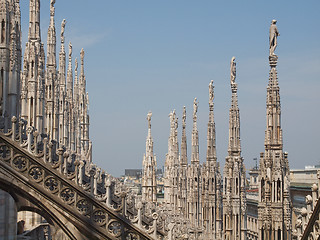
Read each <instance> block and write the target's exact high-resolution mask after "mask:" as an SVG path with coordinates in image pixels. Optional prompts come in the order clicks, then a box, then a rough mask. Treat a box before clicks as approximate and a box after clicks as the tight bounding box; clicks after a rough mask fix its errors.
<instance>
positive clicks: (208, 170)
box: [142, 20, 292, 240]
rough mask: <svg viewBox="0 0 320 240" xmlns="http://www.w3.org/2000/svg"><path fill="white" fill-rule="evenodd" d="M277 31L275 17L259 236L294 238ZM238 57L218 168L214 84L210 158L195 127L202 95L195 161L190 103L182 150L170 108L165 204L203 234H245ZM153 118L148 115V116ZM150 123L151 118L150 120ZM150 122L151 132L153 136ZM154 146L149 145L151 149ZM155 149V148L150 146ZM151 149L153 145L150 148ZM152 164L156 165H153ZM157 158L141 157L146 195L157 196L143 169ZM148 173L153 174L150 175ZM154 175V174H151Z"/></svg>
mask: <svg viewBox="0 0 320 240" xmlns="http://www.w3.org/2000/svg"><path fill="white" fill-rule="evenodd" d="M278 36H279V32H278V30H277V27H276V21H275V20H273V21H272V23H271V27H270V39H269V40H270V54H269V64H270V68H271V69H270V77H269V84H268V87H267V129H266V132H265V153H261V154H260V156H261V159H260V168H259V177H258V183H259V201H258V233H257V236H258V239H267V240H269V239H291V230H292V227H291V215H290V214H291V200H290V194H289V187H290V181H289V164H288V158H287V153H285V152H283V140H282V129H281V117H280V116H281V107H280V89H279V84H278V77H277V70H276V65H277V60H278V56H277V55H276V54H275V53H274V51H275V49H276V46H277V37H278ZM235 79H236V63H235V58H234V57H233V58H232V59H231V64H230V85H231V93H232V97H231V107H230V111H229V144H228V156H227V157H226V162H225V166H224V170H223V178H222V176H221V174H220V166H219V163H218V162H217V157H216V137H215V123H214V114H213V109H214V103H213V100H214V87H213V81H211V82H210V84H209V122H208V130H207V161H206V162H205V163H203V164H202V165H201V164H200V162H199V136H198V129H197V110H198V101H197V99H196V98H195V99H194V103H193V128H192V139H191V147H192V149H191V164H188V161H187V143H186V109H185V107H184V109H183V117H182V140H181V153H180V154H179V144H178V139H177V128H178V119H177V117H176V113H175V111H173V112H171V113H170V115H169V116H170V136H169V143H168V153H167V155H166V160H165V176H164V207H165V208H166V210H167V211H168V212H169V215H170V214H171V216H173V218H174V219H176V221H178V222H181V221H182V222H183V221H188V222H189V223H190V224H191V225H190V226H191V228H192V229H193V230H192V231H194V233H201V236H205V237H204V238H203V239H222V238H223V239H247V198H246V170H245V166H244V163H243V158H242V156H241V139H240V114H239V107H238V96H237V91H238V87H237V83H236V82H235ZM149 122H150V119H149ZM149 126H150V123H149ZM150 131H151V129H150V127H149V131H148V138H151V133H150ZM152 147H153V142H152V146H151V145H148V141H147V149H148V148H152ZM152 153H153V151H152ZM149 154H151V151H149ZM152 164H154V165H152ZM155 164H156V162H153V163H151V162H148V164H146V162H145V161H144V162H143V171H144V174H143V179H142V189H143V199H144V200H145V201H149V202H154V203H155V202H156V199H155V198H150V197H149V196H150V195H144V194H145V193H146V192H152V191H153V190H154V189H156V186H157V183H156V181H155V180H154V181H150V182H149V183H148V185H146V184H145V179H144V178H145V176H146V174H145V170H146V169H148V171H149V173H150V172H154V171H150V170H149V169H152V168H153V169H155V168H156V165H155ZM149 179H151V178H150V176H149ZM153 179H155V178H153Z"/></svg>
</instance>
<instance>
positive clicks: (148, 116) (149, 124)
mask: <svg viewBox="0 0 320 240" xmlns="http://www.w3.org/2000/svg"><path fill="white" fill-rule="evenodd" d="M151 117H152V112H151V111H149V112H148V115H147V120H148V127H149V129H151Z"/></svg>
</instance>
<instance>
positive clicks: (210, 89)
mask: <svg viewBox="0 0 320 240" xmlns="http://www.w3.org/2000/svg"><path fill="white" fill-rule="evenodd" d="M213 99H214V86H213V80H211V82H210V83H209V103H212V102H213Z"/></svg>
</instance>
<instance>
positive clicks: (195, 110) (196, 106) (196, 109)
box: [193, 98, 199, 118]
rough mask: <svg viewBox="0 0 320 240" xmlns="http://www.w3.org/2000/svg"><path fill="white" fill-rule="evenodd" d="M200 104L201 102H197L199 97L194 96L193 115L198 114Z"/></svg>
mask: <svg viewBox="0 0 320 240" xmlns="http://www.w3.org/2000/svg"><path fill="white" fill-rule="evenodd" d="M198 104H199V102H197V98H194V100H193V117H194V118H196V117H197V116H196V114H197V112H198Z"/></svg>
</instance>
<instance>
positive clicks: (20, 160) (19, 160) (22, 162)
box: [12, 155, 28, 172]
mask: <svg viewBox="0 0 320 240" xmlns="http://www.w3.org/2000/svg"><path fill="white" fill-rule="evenodd" d="M12 164H13V166H14V167H15V168H16V169H17V170H18V171H21V172H22V171H25V170H26V169H27V165H28V160H27V159H26V158H25V157H23V156H19V155H17V156H16V157H15V158H14V159H13V160H12Z"/></svg>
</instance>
